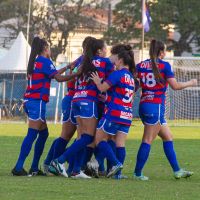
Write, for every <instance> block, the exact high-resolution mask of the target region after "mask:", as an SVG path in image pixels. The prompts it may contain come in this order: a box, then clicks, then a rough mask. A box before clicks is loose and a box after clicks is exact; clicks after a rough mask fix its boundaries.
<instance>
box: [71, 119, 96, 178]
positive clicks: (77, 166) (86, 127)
mask: <svg viewBox="0 0 200 200" xmlns="http://www.w3.org/2000/svg"><path fill="white" fill-rule="evenodd" d="M77 123H78V125H79V128H80V132H81V134H80V135H81V136H80V138H78V139H77V145H78V148H79V149H80V150H79V151H77V152H76V156H75V160H74V168H73V173H72V178H89V177H88V176H86V175H85V174H84V173H83V172H82V171H81V167H82V165H83V162H84V159H85V156H86V150H87V146H88V145H92V143H88V145H85V144H84V143H82V141H84V140H85V139H84V138H85V137H90V138H91V141H93V138H94V133H95V130H96V125H97V119H96V118H95V117H92V118H81V117H78V118H77ZM81 146H82V147H81Z"/></svg>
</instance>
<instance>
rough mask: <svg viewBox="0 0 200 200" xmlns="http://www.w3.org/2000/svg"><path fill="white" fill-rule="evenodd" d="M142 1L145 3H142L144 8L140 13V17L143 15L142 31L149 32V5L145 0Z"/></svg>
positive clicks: (150, 20)
mask: <svg viewBox="0 0 200 200" xmlns="http://www.w3.org/2000/svg"><path fill="white" fill-rule="evenodd" d="M143 1H145V4H144V8H143V9H144V10H143V14H142V17H143V19H142V22H143V27H144V31H145V32H149V30H150V24H151V22H152V19H151V16H150V12H149V7H148V5H147V2H146V0H143Z"/></svg>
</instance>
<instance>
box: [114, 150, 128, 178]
mask: <svg viewBox="0 0 200 200" xmlns="http://www.w3.org/2000/svg"><path fill="white" fill-rule="evenodd" d="M116 155H117V159H118V160H119V162H120V163H122V164H124V160H125V158H126V149H125V147H117V148H116ZM121 173H122V172H121V170H119V171H118V172H117V173H116V175H120V174H121Z"/></svg>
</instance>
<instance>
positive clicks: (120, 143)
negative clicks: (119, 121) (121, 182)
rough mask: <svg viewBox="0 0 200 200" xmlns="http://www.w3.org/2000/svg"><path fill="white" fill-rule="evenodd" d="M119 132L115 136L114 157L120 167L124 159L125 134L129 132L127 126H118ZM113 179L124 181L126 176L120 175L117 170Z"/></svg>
mask: <svg viewBox="0 0 200 200" xmlns="http://www.w3.org/2000/svg"><path fill="white" fill-rule="evenodd" d="M120 127H121V128H120V129H121V131H118V132H117V134H116V138H115V142H116V156H117V159H118V160H119V162H120V163H122V165H123V164H124V161H125V158H126V148H125V141H126V138H127V134H128V131H129V127H128V126H123V125H120ZM114 178H115V179H126V178H128V177H127V176H124V175H122V172H121V170H119V171H118V172H117V173H116V174H115V176H114Z"/></svg>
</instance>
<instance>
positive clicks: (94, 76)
mask: <svg viewBox="0 0 200 200" xmlns="http://www.w3.org/2000/svg"><path fill="white" fill-rule="evenodd" d="M90 76H91V79H92V80H93V81H94V83H95V84H96V85H98V84H100V83H101V79H100V78H99V75H98V73H97V72H92V73H91V75H90Z"/></svg>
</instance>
